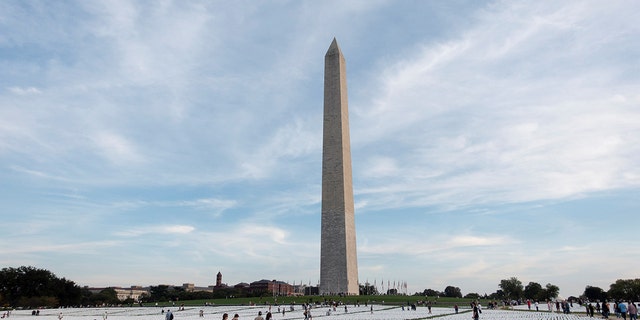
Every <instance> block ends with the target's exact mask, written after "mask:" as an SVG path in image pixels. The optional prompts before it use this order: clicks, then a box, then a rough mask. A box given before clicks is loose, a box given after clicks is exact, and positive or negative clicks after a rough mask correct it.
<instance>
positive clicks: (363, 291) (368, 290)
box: [360, 282, 378, 296]
mask: <svg viewBox="0 0 640 320" xmlns="http://www.w3.org/2000/svg"><path fill="white" fill-rule="evenodd" d="M377 294H378V289H376V287H375V286H373V285H371V284H369V283H368V282H367V283H366V284H361V285H360V295H365V296H372V295H377Z"/></svg>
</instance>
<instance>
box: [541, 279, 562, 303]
mask: <svg viewBox="0 0 640 320" xmlns="http://www.w3.org/2000/svg"><path fill="white" fill-rule="evenodd" d="M558 293H560V288H559V287H558V286H556V285H553V284H551V283H547V285H546V286H545V288H544V290H542V292H540V295H539V297H538V300H541V301H544V300H553V299H555V298H556V297H557V296H558Z"/></svg>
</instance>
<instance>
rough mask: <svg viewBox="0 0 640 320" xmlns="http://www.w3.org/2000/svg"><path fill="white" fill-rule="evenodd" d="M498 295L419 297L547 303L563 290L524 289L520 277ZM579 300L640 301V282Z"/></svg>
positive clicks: (455, 291)
mask: <svg viewBox="0 0 640 320" xmlns="http://www.w3.org/2000/svg"><path fill="white" fill-rule="evenodd" d="M498 287H499V288H500V289H498V290H497V291H496V292H494V293H492V294H490V295H487V294H484V295H480V294H478V293H468V294H466V295H465V296H462V291H461V290H460V288H458V287H454V286H447V287H446V288H445V289H444V291H437V290H433V289H425V290H424V291H423V292H421V293H416V295H423V296H431V297H434V296H435V297H450V298H469V299H481V298H482V299H490V300H500V301H502V300H507V301H524V300H527V299H528V300H532V301H547V300H554V299H556V298H557V297H558V293H559V292H560V288H559V287H558V286H556V285H553V284H551V283H547V284H546V285H545V286H544V287H543V286H542V285H541V284H539V283H537V282H529V283H528V284H527V285H526V286H525V285H523V283H522V281H520V280H519V279H518V278H517V277H511V278H509V279H503V280H500V283H499V284H498ZM575 298H579V299H581V300H585V301H640V279H618V280H617V281H616V282H615V283H612V284H611V285H610V286H609V290H608V291H605V290H604V289H602V288H599V287H594V286H589V285H588V286H586V288H585V289H584V292H583V294H582V295H581V296H580V297H575Z"/></svg>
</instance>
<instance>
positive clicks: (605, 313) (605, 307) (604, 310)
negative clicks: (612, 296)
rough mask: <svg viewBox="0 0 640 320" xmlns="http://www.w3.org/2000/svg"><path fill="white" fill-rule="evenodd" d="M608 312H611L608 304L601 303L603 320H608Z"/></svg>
mask: <svg viewBox="0 0 640 320" xmlns="http://www.w3.org/2000/svg"><path fill="white" fill-rule="evenodd" d="M609 312H611V309H609V302H606V301H605V302H603V303H602V316H603V317H604V318H605V319H609Z"/></svg>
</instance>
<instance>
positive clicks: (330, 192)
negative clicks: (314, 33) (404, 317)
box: [319, 38, 359, 295]
mask: <svg viewBox="0 0 640 320" xmlns="http://www.w3.org/2000/svg"><path fill="white" fill-rule="evenodd" d="M324 64H325V65H324V122H323V138H322V234H321V245H320V288H319V289H320V293H321V294H340V293H342V294H349V295H358V294H359V285H358V257H357V254H356V227H355V217H354V211H355V210H354V206H353V183H352V174H351V145H350V139H349V108H348V103H347V74H346V64H345V59H344V56H343V55H342V51H340V47H339V46H338V42H337V41H336V39H335V38H334V39H333V42H332V43H331V46H329V50H327V54H326V55H325V57H324Z"/></svg>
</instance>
